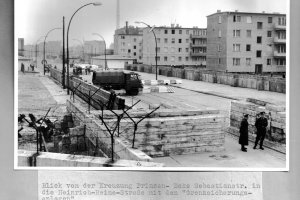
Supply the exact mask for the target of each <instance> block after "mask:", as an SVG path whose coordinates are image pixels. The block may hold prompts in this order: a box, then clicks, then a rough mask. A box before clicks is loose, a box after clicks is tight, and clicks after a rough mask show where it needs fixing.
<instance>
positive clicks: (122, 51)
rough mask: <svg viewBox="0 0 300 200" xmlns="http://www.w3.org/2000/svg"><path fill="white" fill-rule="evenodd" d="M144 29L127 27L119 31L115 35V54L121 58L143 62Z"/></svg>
mask: <svg viewBox="0 0 300 200" xmlns="http://www.w3.org/2000/svg"><path fill="white" fill-rule="evenodd" d="M142 37H143V36H142V29H140V28H138V27H133V26H128V22H126V26H125V27H123V28H120V29H117V30H116V31H115V34H114V54H115V55H119V56H121V57H128V58H132V59H135V62H141V61H142Z"/></svg>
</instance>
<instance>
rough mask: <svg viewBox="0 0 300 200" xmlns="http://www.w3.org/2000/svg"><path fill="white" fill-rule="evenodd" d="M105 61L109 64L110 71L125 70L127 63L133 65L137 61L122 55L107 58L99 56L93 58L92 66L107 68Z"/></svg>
mask: <svg viewBox="0 0 300 200" xmlns="http://www.w3.org/2000/svg"><path fill="white" fill-rule="evenodd" d="M105 61H106V63H107V67H108V69H110V70H123V69H124V66H125V63H127V64H133V63H134V62H135V59H133V58H128V57H127V56H120V55H107V56H106V58H105V56H97V57H93V58H91V64H92V65H98V66H100V67H101V68H103V69H104V68H105Z"/></svg>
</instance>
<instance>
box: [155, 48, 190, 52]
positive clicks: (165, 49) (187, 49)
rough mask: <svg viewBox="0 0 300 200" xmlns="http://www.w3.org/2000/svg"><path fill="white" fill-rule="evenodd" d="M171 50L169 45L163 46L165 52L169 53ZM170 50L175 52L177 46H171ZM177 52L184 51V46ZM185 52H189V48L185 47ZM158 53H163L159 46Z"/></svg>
mask: <svg viewBox="0 0 300 200" xmlns="http://www.w3.org/2000/svg"><path fill="white" fill-rule="evenodd" d="M168 51H169V47H163V52H164V53H167V52H168ZM170 52H172V53H174V52H175V47H171V48H170ZM177 52H183V48H177ZM185 52H186V53H188V52H189V48H185ZM157 53H161V48H160V47H157Z"/></svg>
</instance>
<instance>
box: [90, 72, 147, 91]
mask: <svg viewBox="0 0 300 200" xmlns="http://www.w3.org/2000/svg"><path fill="white" fill-rule="evenodd" d="M92 82H93V84H94V85H99V86H100V87H102V88H104V89H105V90H110V89H113V90H120V89H125V91H126V94H129V95H137V94H138V93H139V91H140V90H142V89H143V85H142V82H141V80H140V79H139V75H138V74H137V73H134V72H124V71H102V72H93V79H92Z"/></svg>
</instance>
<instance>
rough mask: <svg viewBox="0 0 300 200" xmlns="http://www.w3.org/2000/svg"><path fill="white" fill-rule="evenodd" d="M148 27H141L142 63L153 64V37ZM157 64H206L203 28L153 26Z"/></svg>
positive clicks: (205, 42) (204, 30) (205, 40)
mask: <svg viewBox="0 0 300 200" xmlns="http://www.w3.org/2000/svg"><path fill="white" fill-rule="evenodd" d="M149 30H150V29H149V28H148V27H147V28H144V29H143V45H142V46H143V63H144V64H147V65H155V39H154V35H153V33H152V32H151V31H150V32H149ZM153 31H154V33H155V35H156V38H157V64H158V65H169V66H172V65H186V66H202V67H204V66H205V65H206V53H207V49H206V45H207V35H206V29H205V28H198V27H194V28H182V27H180V26H179V25H176V26H175V25H174V24H172V25H171V27H155V28H154V29H153Z"/></svg>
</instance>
